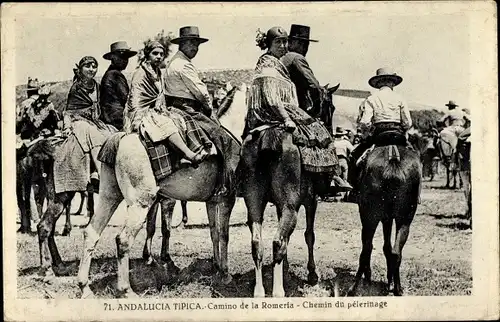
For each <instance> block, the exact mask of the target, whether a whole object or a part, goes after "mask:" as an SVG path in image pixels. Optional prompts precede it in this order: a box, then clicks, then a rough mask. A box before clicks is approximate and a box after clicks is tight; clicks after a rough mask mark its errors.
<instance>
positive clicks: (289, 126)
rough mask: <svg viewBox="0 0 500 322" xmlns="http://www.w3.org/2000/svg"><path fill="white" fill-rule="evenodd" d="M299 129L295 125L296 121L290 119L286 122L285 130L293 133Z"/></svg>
mask: <svg viewBox="0 0 500 322" xmlns="http://www.w3.org/2000/svg"><path fill="white" fill-rule="evenodd" d="M296 128H297V125H296V124H295V122H294V121H292V120H290V119H288V120H286V121H285V130H286V131H287V132H293V131H295V129H296Z"/></svg>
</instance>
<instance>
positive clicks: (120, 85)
mask: <svg viewBox="0 0 500 322" xmlns="http://www.w3.org/2000/svg"><path fill="white" fill-rule="evenodd" d="M110 47H111V48H110V51H109V53H106V54H104V56H103V58H104V59H107V60H111V65H110V66H109V68H108V70H107V71H106V73H105V74H104V76H103V77H102V80H101V97H100V104H101V108H102V114H101V119H102V121H103V122H104V123H107V124H111V125H113V126H114V127H116V128H117V129H118V130H119V131H121V130H122V128H123V110H124V109H125V104H126V103H127V97H128V93H129V86H128V84H127V79H126V78H125V76H124V75H123V73H122V72H123V71H124V70H125V68H127V65H128V61H129V59H130V57H133V56H135V55H136V54H137V52H136V51H133V50H130V47H129V46H128V45H127V43H126V42H125V41H117V42H115V43H112V44H111V46H110Z"/></svg>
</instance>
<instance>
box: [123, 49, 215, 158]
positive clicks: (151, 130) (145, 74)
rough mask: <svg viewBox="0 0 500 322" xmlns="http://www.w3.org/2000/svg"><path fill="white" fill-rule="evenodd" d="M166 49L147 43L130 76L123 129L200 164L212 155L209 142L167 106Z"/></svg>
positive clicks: (187, 118)
mask: <svg viewBox="0 0 500 322" xmlns="http://www.w3.org/2000/svg"><path fill="white" fill-rule="evenodd" d="M166 49H167V48H165V46H164V45H163V44H162V43H161V42H159V41H149V42H148V43H147V44H146V45H145V47H144V52H143V57H142V58H141V59H140V63H139V66H138V67H137V70H136V71H135V72H134V75H133V76H132V82H131V85H130V94H129V97H128V101H127V105H126V107H125V113H124V114H125V115H124V120H125V122H124V123H125V124H124V130H125V131H126V132H128V133H131V132H139V131H140V130H142V131H143V132H145V133H146V134H147V135H148V136H149V139H151V141H153V142H162V141H168V142H169V143H170V144H172V145H173V146H175V147H176V148H177V149H178V150H179V151H181V152H182V153H183V157H184V158H186V159H187V160H189V161H191V162H192V163H199V162H202V161H203V160H204V159H205V158H206V157H207V156H209V155H210V153H211V148H212V142H211V141H210V139H209V138H208V137H207V135H206V134H205V133H204V132H203V131H202V129H201V128H200V127H199V125H198V124H197V123H196V122H195V121H194V120H193V119H192V117H190V116H189V115H188V114H186V113H184V112H182V111H180V110H178V109H176V108H174V107H167V104H166V101H165V84H164V76H163V70H162V69H161V67H162V64H163V62H164V60H165V58H166Z"/></svg>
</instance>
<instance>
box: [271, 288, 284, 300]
mask: <svg viewBox="0 0 500 322" xmlns="http://www.w3.org/2000/svg"><path fill="white" fill-rule="evenodd" d="M273 297H277V298H280V297H285V290H284V289H279V290H273Z"/></svg>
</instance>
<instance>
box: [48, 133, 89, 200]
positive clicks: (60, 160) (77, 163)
mask: <svg viewBox="0 0 500 322" xmlns="http://www.w3.org/2000/svg"><path fill="white" fill-rule="evenodd" d="M88 182H90V155H89V154H88V153H85V152H83V149H82V147H81V146H80V144H79V143H78V140H77V139H76V137H75V136H74V135H70V136H69V137H68V138H67V139H66V140H64V141H62V142H60V143H55V144H54V186H55V191H56V193H61V192H66V191H85V190H87V183H88Z"/></svg>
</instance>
